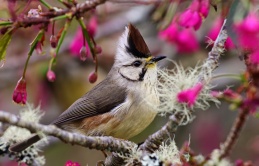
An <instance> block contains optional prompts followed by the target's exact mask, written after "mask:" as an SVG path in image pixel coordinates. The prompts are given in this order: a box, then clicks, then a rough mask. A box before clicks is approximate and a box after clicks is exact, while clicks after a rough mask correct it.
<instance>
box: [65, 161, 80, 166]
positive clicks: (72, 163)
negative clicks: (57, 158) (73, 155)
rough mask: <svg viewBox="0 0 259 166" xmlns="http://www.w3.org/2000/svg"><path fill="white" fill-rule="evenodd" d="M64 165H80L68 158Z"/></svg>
mask: <svg viewBox="0 0 259 166" xmlns="http://www.w3.org/2000/svg"><path fill="white" fill-rule="evenodd" d="M65 166H80V164H79V163H78V162H73V161H70V160H68V161H67V162H66V164H65Z"/></svg>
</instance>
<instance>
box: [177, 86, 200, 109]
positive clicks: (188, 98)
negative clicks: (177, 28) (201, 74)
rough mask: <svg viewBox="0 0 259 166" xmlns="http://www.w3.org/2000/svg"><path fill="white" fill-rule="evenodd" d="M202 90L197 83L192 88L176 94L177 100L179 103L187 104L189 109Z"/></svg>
mask: <svg viewBox="0 0 259 166" xmlns="http://www.w3.org/2000/svg"><path fill="white" fill-rule="evenodd" d="M202 88H203V85H202V83H198V84H196V85H195V86H193V87H192V88H189V89H186V90H183V91H181V92H179V93H178V94H177V100H178V102H179V103H187V104H188V106H189V107H192V106H193V105H194V104H195V101H196V99H197V97H198V95H199V93H200V92H201V90H202Z"/></svg>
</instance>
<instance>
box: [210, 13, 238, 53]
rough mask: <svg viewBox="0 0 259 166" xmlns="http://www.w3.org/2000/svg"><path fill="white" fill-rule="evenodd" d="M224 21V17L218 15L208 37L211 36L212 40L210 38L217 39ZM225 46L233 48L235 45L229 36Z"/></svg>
mask: <svg viewBox="0 0 259 166" xmlns="http://www.w3.org/2000/svg"><path fill="white" fill-rule="evenodd" d="M223 21H224V20H223V19H222V17H218V18H217V19H216V20H215V21H214V23H213V25H212V27H211V29H210V31H209V33H208V38H209V40H210V39H211V40H213V41H215V40H216V38H217V37H218V34H219V31H220V29H221V26H222V24H223ZM207 42H208V40H207ZM225 47H226V48H227V49H231V48H233V47H234V44H233V42H232V40H231V39H230V38H229V37H228V38H227V40H226V42H225Z"/></svg>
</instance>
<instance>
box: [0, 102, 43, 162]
mask: <svg viewBox="0 0 259 166" xmlns="http://www.w3.org/2000/svg"><path fill="white" fill-rule="evenodd" d="M42 116H43V113H42V111H41V110H40V107H37V108H34V107H33V106H32V105H30V104H27V105H26V108H24V109H22V110H21V111H20V113H19V117H20V119H21V120H23V121H26V122H31V123H38V122H39V120H40V118H41V117H42ZM31 135H32V133H31V132H30V131H29V130H27V129H25V128H20V127H16V126H9V127H8V128H7V129H6V130H5V132H4V134H3V135H2V137H1V138H0V150H1V151H5V152H7V150H8V147H9V146H10V145H13V144H15V143H17V142H20V141H23V140H25V139H27V138H29V137H30V136H31ZM40 135H41V136H42V137H44V136H43V135H42V134H40ZM46 140H47V139H46V137H44V138H43V139H42V140H41V141H39V142H37V143H36V144H34V145H32V146H30V147H28V148H27V149H25V150H24V151H22V152H19V153H16V154H12V155H10V157H11V158H16V159H17V158H22V159H21V160H20V161H19V162H24V163H27V164H36V165H44V164H45V158H44V156H39V152H40V149H39V147H40V146H42V145H44V144H46V142H47V141H46Z"/></svg>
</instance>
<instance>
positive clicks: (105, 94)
mask: <svg viewBox="0 0 259 166" xmlns="http://www.w3.org/2000/svg"><path fill="white" fill-rule="evenodd" d="M125 98H126V91H125V89H124V88H122V87H119V86H117V85H116V84H115V83H114V82H111V81H110V80H109V78H106V79H105V80H103V81H102V82H101V83H99V84H98V85H96V86H95V87H94V88H93V89H92V90H90V91H89V92H88V93H86V94H85V95H84V96H82V97H81V98H79V99H78V100H76V101H75V102H74V103H73V104H72V105H71V106H70V107H69V108H68V109H67V110H66V111H64V112H63V113H62V114H61V115H60V116H59V117H58V118H57V119H56V120H55V121H54V122H53V124H55V125H57V126H61V125H62V124H65V123H69V122H72V121H76V120H80V119H83V118H87V117H92V116H96V115H99V114H103V113H106V112H109V111H110V110H112V109H113V108H115V107H117V106H118V105H120V104H121V103H123V102H124V100H125Z"/></svg>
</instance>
